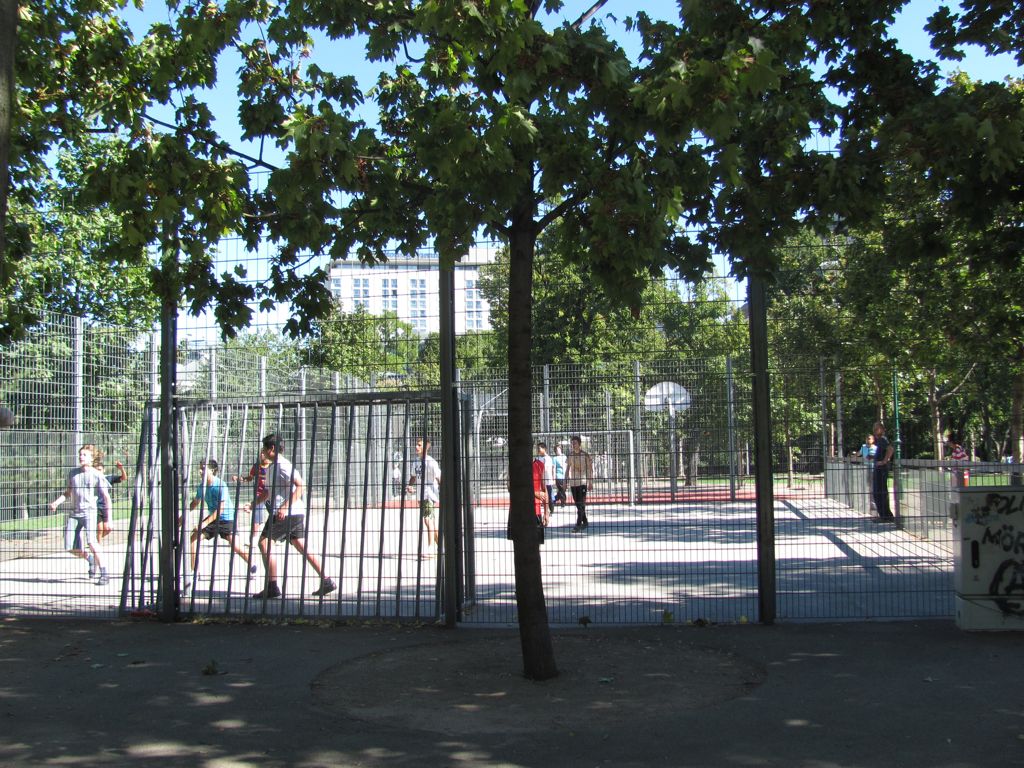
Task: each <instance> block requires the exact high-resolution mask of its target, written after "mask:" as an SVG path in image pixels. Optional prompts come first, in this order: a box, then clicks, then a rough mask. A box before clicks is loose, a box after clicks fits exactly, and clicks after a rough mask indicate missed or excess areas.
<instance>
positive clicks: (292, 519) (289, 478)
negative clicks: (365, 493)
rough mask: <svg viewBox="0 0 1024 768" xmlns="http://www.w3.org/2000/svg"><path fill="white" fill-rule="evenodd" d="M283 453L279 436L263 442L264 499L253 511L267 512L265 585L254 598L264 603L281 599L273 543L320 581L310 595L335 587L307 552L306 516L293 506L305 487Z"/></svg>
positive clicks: (262, 538) (262, 539)
mask: <svg viewBox="0 0 1024 768" xmlns="http://www.w3.org/2000/svg"><path fill="white" fill-rule="evenodd" d="M283 450H284V438H283V437H281V436H280V435H277V434H272V435H267V436H266V437H264V438H263V451H262V455H263V458H264V460H265V461H266V462H267V465H268V468H267V487H266V488H265V489H264V493H265V494H266V498H261V497H260V496H259V495H257V497H256V499H255V500H254V501H253V508H254V509H256V508H258V507H257V505H259V504H262V503H264V502H266V503H267V509H268V511H269V512H270V517H269V519H268V520H267V524H266V525H265V526H264V527H263V532H262V533H261V534H260V554H262V555H263V565H264V566H265V567H266V569H267V585H266V587H264V588H263V591H262V592H258V593H257V594H256V595H254V597H256V598H257V599H260V600H266V599H268V598H272V597H280V596H281V588H280V587H279V586H278V585H277V563H276V562H275V561H274V556H273V555H272V554H271V551H270V545H271V542H272V541H284V542H287V543H288V544H291V545H292V546H293V547H295V550H296V551H297V552H298V553H299V554H301V555H302V556H303V557H305V558H306V562H308V563H309V565H310V567H311V568H312V569H313V570H314V571H316V574H317V576H319V577H320V586H319V588H317V589H316V590H314V592H313V594H314V595H316V596H317V597H322V596H323V595H326V594H328V593H330V592H333V591H334V590H335V589H337V588H338V587H337V585H336V584H335V583H334V580H333V579H329V578H327V577H326V576H324V570H323V568H322V567H321V565H320V561H318V560H317V559H316V557H315V556H314V555H313V554H312V553H311V552H309V551H308V550H307V549H306V516H305V515H303V514H301V513H299V512H295V504H296V503H298V501H299V500H300V499H301V498H302V492H303V488H304V487H305V484H304V482H303V480H302V475H300V474H299V471H298V470H297V469H295V468H294V467H293V466H292V463H291V462H290V461H288V459H286V458H285V457H284V456H282V455H281V452H282V451H283Z"/></svg>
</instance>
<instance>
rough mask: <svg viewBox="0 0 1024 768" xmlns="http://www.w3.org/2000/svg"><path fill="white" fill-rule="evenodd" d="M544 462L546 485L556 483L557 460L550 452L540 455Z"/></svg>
mask: <svg viewBox="0 0 1024 768" xmlns="http://www.w3.org/2000/svg"><path fill="white" fill-rule="evenodd" d="M538 458H540V460H541V461H543V462H544V485H554V484H555V460H554V459H552V458H551V456H549V455H548V454H544V455H543V456H540V457H538Z"/></svg>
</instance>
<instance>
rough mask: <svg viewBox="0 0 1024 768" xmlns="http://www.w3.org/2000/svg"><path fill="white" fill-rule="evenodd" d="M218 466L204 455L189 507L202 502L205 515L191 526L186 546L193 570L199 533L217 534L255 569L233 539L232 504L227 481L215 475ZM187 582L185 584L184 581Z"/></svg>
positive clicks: (252, 569) (233, 520) (199, 504)
mask: <svg viewBox="0 0 1024 768" xmlns="http://www.w3.org/2000/svg"><path fill="white" fill-rule="evenodd" d="M218 469H219V467H218V465H217V460H216V459H206V460H205V461H203V462H201V463H200V464H199V471H200V473H201V479H200V481H199V487H198V488H196V495H195V498H193V499H192V504H191V505H190V506H189V509H195V508H196V507H200V506H201V507H202V508H203V510H204V512H205V515H204V516H203V519H202V520H201V521H200V523H199V525H198V526H196V527H195V528H193V529H192V536H191V537H190V538H189V547H190V549H191V550H192V573H195V572H196V561H197V560H198V556H199V552H198V547H197V546H196V543H197V542H198V541H199V536H200V534H202V536H203V538H204V539H212V538H214V537H216V536H220V538H222V539H224V541H226V542H228V544H230V545H231V549H232V550H234V552H235V554H236V555H238V556H239V557H240V558H242V560H244V561H245V564H246V565H247V566H249V572H250V573H256V566H255V565H251V563H250V562H249V555H248V553H247V552H246V551H245V550H244V549H242V548H241V546H239V544H238V543H237V541H236V540H235V505H234V502H233V501H232V500H231V494H230V492H229V491H228V487H227V485H225V484H224V481H223V480H221V479H220V478H219V477H217V470H218ZM186 586H188V584H187V583H186Z"/></svg>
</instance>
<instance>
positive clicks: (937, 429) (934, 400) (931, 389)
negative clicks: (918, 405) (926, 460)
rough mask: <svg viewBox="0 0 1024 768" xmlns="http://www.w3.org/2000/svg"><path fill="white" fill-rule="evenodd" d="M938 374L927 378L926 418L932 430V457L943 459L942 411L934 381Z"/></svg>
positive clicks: (931, 372) (933, 373) (944, 443)
mask: <svg viewBox="0 0 1024 768" xmlns="http://www.w3.org/2000/svg"><path fill="white" fill-rule="evenodd" d="M937 378H938V373H937V372H936V371H934V370H932V371H930V372H929V376H928V418H929V420H930V421H931V429H932V456H934V457H935V458H936V459H940V460H941V459H942V458H944V453H945V448H946V441H945V440H943V439H942V410H941V408H940V402H939V388H938V384H937V383H936V380H937Z"/></svg>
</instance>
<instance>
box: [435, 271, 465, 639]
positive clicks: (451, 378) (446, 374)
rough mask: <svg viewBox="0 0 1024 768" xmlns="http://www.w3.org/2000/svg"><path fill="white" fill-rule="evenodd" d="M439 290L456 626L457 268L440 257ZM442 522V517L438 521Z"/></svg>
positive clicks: (448, 555)
mask: <svg viewBox="0 0 1024 768" xmlns="http://www.w3.org/2000/svg"><path fill="white" fill-rule="evenodd" d="M438 266H439V269H438V293H439V294H440V315H441V317H440V321H441V323H440V325H441V328H440V330H441V333H440V336H441V338H440V342H441V349H440V358H441V360H440V362H441V376H440V379H441V380H440V382H439V383H440V385H441V467H442V472H444V473H446V478H447V479H446V481H445V482H442V483H441V514H442V515H443V516H444V523H445V525H444V527H443V528H442V530H443V531H444V563H443V567H444V594H443V605H444V623H445V625H446V626H448V627H454V626H455V623H456V620H457V618H458V614H459V613H460V611H459V595H460V593H461V587H460V585H459V577H460V576H461V570H462V569H461V568H460V567H459V559H460V558H461V557H462V547H461V542H460V541H459V538H458V523H457V519H458V512H459V511H458V509H456V505H457V504H458V498H459V497H458V493H457V490H458V485H459V482H460V480H459V478H460V472H459V466H458V448H457V446H456V445H455V442H456V440H457V439H458V438H457V435H458V433H459V432H458V430H459V409H458V402H457V400H456V383H455V377H456V371H455V270H454V268H453V267H452V266H451V264H446V263H445V259H440V262H439V265H438ZM438 522H440V521H438Z"/></svg>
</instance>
